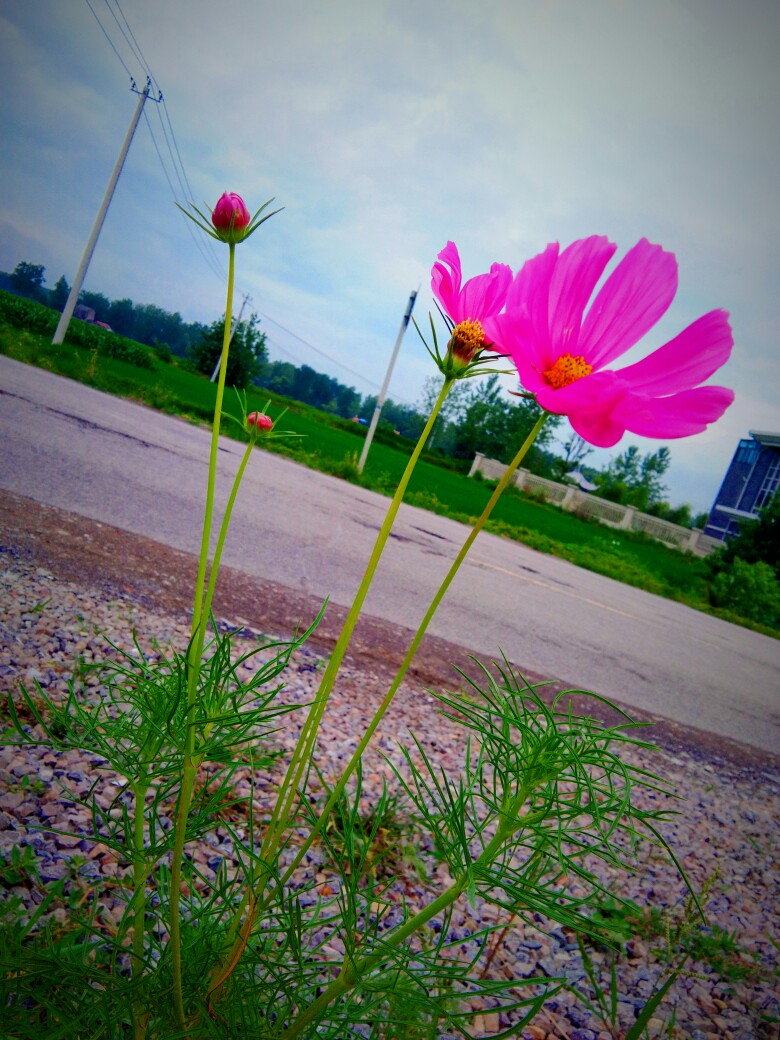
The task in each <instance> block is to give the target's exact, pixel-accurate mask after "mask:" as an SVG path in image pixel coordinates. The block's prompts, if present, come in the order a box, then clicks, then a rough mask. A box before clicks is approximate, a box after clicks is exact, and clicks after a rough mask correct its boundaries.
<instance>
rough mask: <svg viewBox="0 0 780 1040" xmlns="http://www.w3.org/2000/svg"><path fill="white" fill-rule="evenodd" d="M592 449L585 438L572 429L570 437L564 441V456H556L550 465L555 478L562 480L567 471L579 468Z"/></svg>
mask: <svg viewBox="0 0 780 1040" xmlns="http://www.w3.org/2000/svg"><path fill="white" fill-rule="evenodd" d="M592 451H593V448H592V447H591V446H590V445H589V444H588V442H587V441H586V440H585V438H584V437H580V435H579V434H578V433H575V432H574V431H573V430H572V431H571V435H570V437H569V439H568V440H566V441H564V443H563V457H560V456H556V458H555V459H554V460H553V462H552V465H551V467H550V472H551V475H552V477H553V479H554V480H562V479H563V478H564V477H565V476H566V474H567V473H571V472H573V471H574V470H575V469H579V468H580V466H581V464H582V463H583V461H584V460H585V459H586V458H587V457H588V455H590V454H591V453H592Z"/></svg>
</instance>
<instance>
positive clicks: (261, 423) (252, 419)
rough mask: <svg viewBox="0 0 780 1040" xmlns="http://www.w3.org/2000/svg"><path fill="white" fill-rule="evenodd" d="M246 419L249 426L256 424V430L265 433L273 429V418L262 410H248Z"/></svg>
mask: <svg viewBox="0 0 780 1040" xmlns="http://www.w3.org/2000/svg"><path fill="white" fill-rule="evenodd" d="M246 421H247V423H248V424H249V425H250V426H256V427H257V428H258V430H262V431H263V432H265V433H267V432H268V430H271V429H273V425H274V421H273V419H271V418H270V416H268V415H266V414H265V413H264V412H250V413H249V415H248V416H247V417H246Z"/></svg>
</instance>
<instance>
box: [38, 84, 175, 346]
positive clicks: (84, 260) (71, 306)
mask: <svg viewBox="0 0 780 1040" xmlns="http://www.w3.org/2000/svg"><path fill="white" fill-rule="evenodd" d="M151 85H152V84H151V80H148V79H147V81H146V86H145V87H144V89H143V90H142V91H139V90H138V88H137V87H136V85H135V83H133V85H132V88H131V89H132V91H133V93H135V94H138V95H139V97H138V104H137V105H136V107H135V112H134V113H133V118H132V119H131V120H130V127H129V129H128V131H127V135H126V136H125V141H124V144H123V145H122V150H121V151H120V153H119V158H118V159H117V161H116V165H115V166H114V170H113V173H112V174H111V178H110V180H109V182H108V187H107V188H106V193H105V195H104V196H103V202H102V204H101V206H100V209H99V210H98V215H97V217H96V218H95V224H94V226H93V228H92V233H91V234H90V236H89V238H88V240H87V244H86V246H85V247H84V254H83V256H82V257H81V263H80V264H79V269H78V271H77V272H76V277H75V278H74V280H73V287H72V288H71V290H70V294H69V295H68V299H67V302H66V304H65V308H64V310H63V312H62V314H61V315H60V320H59V322H58V323H57V328H56V329H55V331H54V338H53V339H52V343H53V344H57V343H62V341H63V340H64V339H65V333H66V332H67V331H68V325H69V324H70V319H71V318H72V317H73V311H74V310H75V308H76V303H77V302H78V298H79V293H80V292H81V286H82V284H83V282H84V276H85V275H86V273H87V268H88V267H89V262H90V260H91V259H92V254H93V253H94V251H95V244H96V243H97V240H98V235H99V234H100V231H101V228H102V227H103V221H104V220H105V219H106V213H107V212H108V207H109V204H110V202H111V199H112V197H113V194H114V189H115V188H116V182H117V181H118V180H119V174H120V173H121V172H122V167H123V166H124V164H125V159H126V158H127V153H128V150H129V148H130V142H131V141H132V140H133V134H134V133H135V128H136V127H137V126H138V120H139V119H140V118H141V112H142V110H143V107H144V103H145V101H146V99H147V98H148V97H149V90H150V88H151ZM161 99H162V95H160V97H159V98H152V100H153V101H160V100H161Z"/></svg>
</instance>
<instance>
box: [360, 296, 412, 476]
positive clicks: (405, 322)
mask: <svg viewBox="0 0 780 1040" xmlns="http://www.w3.org/2000/svg"><path fill="white" fill-rule="evenodd" d="M419 291H420V290H419V286H418V288H417V289H416V290H415V291H414V292H413V293H412V294H411V296H410V297H409V302H408V303H407V305H406V313H405V314H404V319H403V321H402V322H401V328H400V329H399V330H398V337H397V339H396V341H395V346H394V347H393V353H392V355H391V356H390V364H389V365H388V366H387V372H386V373H385V381H384V383H382V389H381V390H380V391H379V397H377V399H376V405H375V406H374V414H373V415H372V416H371V425H370V426H369V427H368V433H367V434H366V439H365V440H364V441H363V451H362V452H361V453H360V461H359V462H358V472H360V473H362V472H363V467H364V466H365V464H366V459H367V458H368V449H369V448H370V447H371V441H372V440H373V439H374V431H375V430H376V426H377V423H378V422H379V413H380V412H381V411H382V405H383V404H384V403H385V396H386V395H387V388H388V387H389V386H390V379H391V378H392V375H393V369H394V368H395V359H396V358H397V357H398V351H399V350H400V349H401V340H402V339H403V338H404V333H405V332H406V326H407V325H408V324H409V319H410V318H411V316H412V310H413V308H414V301H415V300H416V299H417V293H418V292H419Z"/></svg>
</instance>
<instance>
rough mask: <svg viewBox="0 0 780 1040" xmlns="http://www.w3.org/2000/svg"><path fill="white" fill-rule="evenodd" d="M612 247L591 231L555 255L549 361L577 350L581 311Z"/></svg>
mask: <svg viewBox="0 0 780 1040" xmlns="http://www.w3.org/2000/svg"><path fill="white" fill-rule="evenodd" d="M616 249H617V246H615V245H613V243H612V242H610V241H609V239H607V238H605V237H604V236H603V235H592V236H591V237H590V238H581V239H579V241H577V242H572V244H571V245H570V246H569V247H568V248H567V249H564V251H563V252H562V253H561V255H560V257H559V258H558V263H557V264H556V265H555V270H554V271H553V276H552V280H551V282H550V318H549V328H550V341H551V345H552V353H551V361H552V362H555V361H557V359H558V358H559V357H560V356H561V354H579V353H581V350H578V349H577V347H578V343H579V340H580V326H581V325H582V315H583V314H584V313H585V308H586V307H587V305H588V302H589V300H590V298H591V296H592V294H593V290H594V289H595V288H596V284H597V282H598V280H599V278H601V276H602V274H603V273H604V268H605V267H606V266H607V264H608V263H609V261H610V260H611V259H612V256H613V255H614V253H615V250H616ZM587 360H588V361H590V358H588V359H587ZM591 364H592V362H591Z"/></svg>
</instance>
